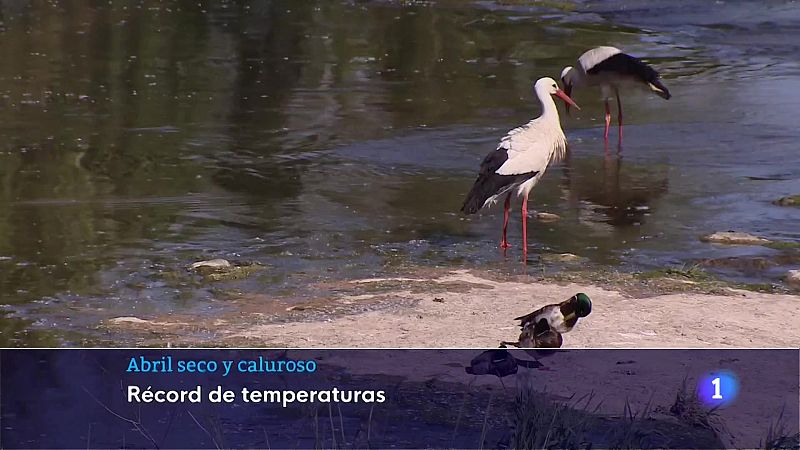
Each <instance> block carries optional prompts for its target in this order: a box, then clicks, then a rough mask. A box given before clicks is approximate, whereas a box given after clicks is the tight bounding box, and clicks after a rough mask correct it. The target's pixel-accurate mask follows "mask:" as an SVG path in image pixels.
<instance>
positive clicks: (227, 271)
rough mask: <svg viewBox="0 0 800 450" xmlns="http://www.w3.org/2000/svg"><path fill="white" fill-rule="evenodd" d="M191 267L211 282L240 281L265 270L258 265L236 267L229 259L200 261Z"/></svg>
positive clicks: (238, 265)
mask: <svg viewBox="0 0 800 450" xmlns="http://www.w3.org/2000/svg"><path fill="white" fill-rule="evenodd" d="M189 267H190V269H192V270H194V271H195V272H197V273H199V274H200V275H202V276H203V278H204V279H206V280H209V281H229V280H238V279H241V278H245V277H247V276H249V275H251V274H253V273H254V272H256V271H258V270H261V269H263V268H264V266H262V265H261V264H258V263H248V264H236V265H234V264H233V263H231V262H230V261H228V260H227V259H211V260H208V261H198V262H196V263H194V264H192V265H191V266H189Z"/></svg>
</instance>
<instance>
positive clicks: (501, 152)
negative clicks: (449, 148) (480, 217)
mask: <svg viewBox="0 0 800 450" xmlns="http://www.w3.org/2000/svg"><path fill="white" fill-rule="evenodd" d="M506 161H508V152H507V151H506V149H505V148H502V147H500V148H498V149H497V150H495V151H493V152H490V153H489V154H488V155H486V157H485V158H484V159H483V162H482V163H481V168H480V171H479V172H478V179H477V180H475V184H473V185H472V189H470V191H469V194H467V198H466V199H465V200H464V204H463V205H462V206H461V211H462V212H464V213H466V214H475V213H476V212H478V210H479V209H481V208H482V207H483V205H484V203H486V200H488V199H489V198H490V197H492V196H495V195H499V194H502V193H505V192H507V191H509V190H510V189H512V188H513V187H514V186H517V185H519V184H521V183H523V182H525V181H526V180H528V179H530V178H532V177H534V176H536V174H538V173H539V172H538V171H535V172H526V173H520V174H514V175H499V174H498V173H497V170H498V169H500V167H501V166H502V165H503V164H505V163H506Z"/></svg>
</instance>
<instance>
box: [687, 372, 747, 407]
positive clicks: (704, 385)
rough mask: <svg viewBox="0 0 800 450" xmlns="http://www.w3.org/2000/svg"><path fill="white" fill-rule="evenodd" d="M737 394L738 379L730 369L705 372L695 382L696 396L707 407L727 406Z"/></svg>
mask: <svg viewBox="0 0 800 450" xmlns="http://www.w3.org/2000/svg"><path fill="white" fill-rule="evenodd" d="M738 395H739V379H738V378H737V377H736V375H734V373H733V372H730V371H719V372H711V373H707V374H705V375H704V376H702V377H701V378H700V381H698V383H697V396H698V398H699V399H700V401H701V402H702V403H703V404H704V405H706V406H709V407H712V408H718V407H722V406H728V405H730V404H731V403H733V401H734V400H736V397H737V396H738Z"/></svg>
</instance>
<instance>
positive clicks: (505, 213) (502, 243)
mask: <svg viewBox="0 0 800 450" xmlns="http://www.w3.org/2000/svg"><path fill="white" fill-rule="evenodd" d="M510 203H511V194H508V195H506V202H505V204H504V205H503V238H502V239H501V240H500V248H502V249H507V248H508V247H509V245H508V239H506V229H508V207H509V205H510Z"/></svg>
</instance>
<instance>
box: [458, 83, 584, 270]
mask: <svg viewBox="0 0 800 450" xmlns="http://www.w3.org/2000/svg"><path fill="white" fill-rule="evenodd" d="M534 91H535V92H536V96H537V97H538V98H539V102H540V103H541V104H542V115H541V116H539V117H538V118H536V119H533V120H531V121H530V122H528V123H527V124H525V125H523V126H521V127H518V128H515V129H513V130H511V131H509V132H508V134H506V135H505V137H503V139H501V140H500V144H498V146H497V149H495V150H494V151H493V152H491V153H489V154H488V155H486V158H484V160H483V162H482V163H481V168H480V172H479V174H478V179H477V180H475V184H474V185H473V186H472V189H471V190H470V191H469V194H467V198H466V200H464V205H463V206H462V207H461V211H463V212H464V213H466V214H474V213H476V212H478V210H480V209H481V208H483V207H485V206H488V205H491V204H493V203H494V202H496V201H497V199H498V198H499V197H501V196H503V195H505V196H506V197H505V204H504V209H503V237H502V240H501V241H500V247H501V248H503V249H506V248H508V247H509V245H508V240H507V239H506V229H507V228H508V208H509V205H510V203H511V195H512V194H514V193H516V194H517V195H518V196H520V197H522V254H523V258H527V255H528V222H527V219H528V194H529V193H530V192H531V189H533V187H534V186H535V185H536V183H537V182H538V181H539V179H540V178H541V177H542V175H544V171H545V169H547V165H548V164H550V162H551V161H554V160H556V161H557V160H561V159H563V158H564V155H565V153H566V150H567V138H566V137H565V136H564V132H563V131H561V123H560V122H559V119H558V108H556V104H555V102H554V101H553V98H552V97H551V95H555V96H557V97H559V98H561V99H562V100H564V102H566V103H567V104H568V105H572V106H574V107H576V108H578V105H576V104H575V102H573V101H572V99H571V98H569V96H568V95H567V94H565V93H564V92H563V91H562V90H561V89H559V88H558V84H556V82H555V80H553V79H552V78H540V79H539V80H538V81H536V84H534ZM578 109H580V108H578Z"/></svg>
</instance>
